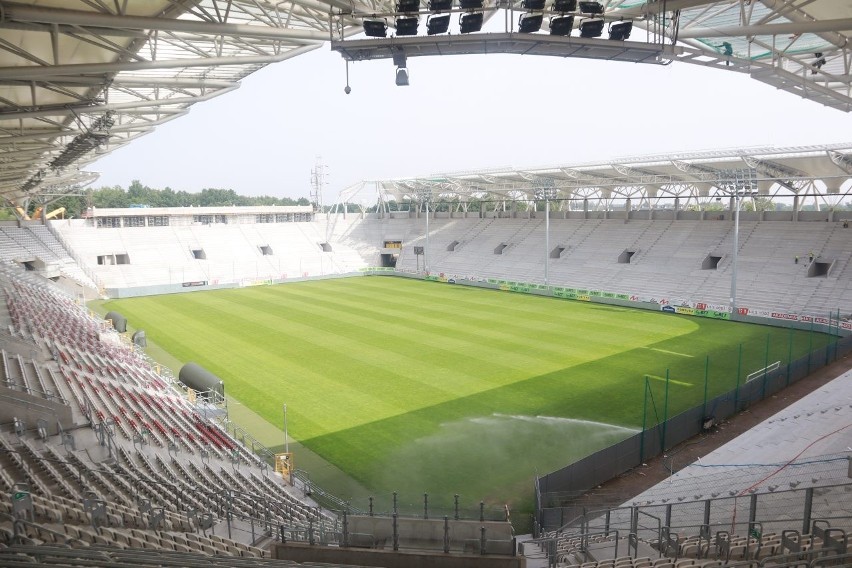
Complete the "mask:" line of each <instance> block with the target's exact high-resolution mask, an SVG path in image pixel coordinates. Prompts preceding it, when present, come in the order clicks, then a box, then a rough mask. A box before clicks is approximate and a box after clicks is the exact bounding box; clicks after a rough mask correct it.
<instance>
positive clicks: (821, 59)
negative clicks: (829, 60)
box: [811, 52, 826, 75]
mask: <svg viewBox="0 0 852 568" xmlns="http://www.w3.org/2000/svg"><path fill="white" fill-rule="evenodd" d="M814 57H815V58H816V59H815V60H814V62H813V63H812V64H811V75H816V74H817V71H819V70H820V69H822V66H823V65H825V63H826V61H825V56H824V55H823V54H822V52H817V53H814Z"/></svg>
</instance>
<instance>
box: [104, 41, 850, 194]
mask: <svg viewBox="0 0 852 568" xmlns="http://www.w3.org/2000/svg"><path fill="white" fill-rule="evenodd" d="M408 68H409V70H410V73H411V85H410V86H409V87H397V86H395V84H394V68H393V64H392V63H391V62H390V61H386V60H383V61H370V62H359V63H355V64H353V65H351V66H350V81H349V82H350V85H351V87H352V94H350V95H346V94H344V92H343V87H344V85H345V65H344V62H343V60H342V58H341V57H340V56H339V55H338V54H336V53H332V52H331V51H330V49H329V47H328V46H324V47H322V48H320V49H319V50H316V51H314V52H311V53H309V54H306V55H302V56H299V57H296V58H294V59H292V60H289V61H285V62H283V63H279V64H276V65H272V66H269V67H267V68H265V69H263V70H261V71H259V72H257V73H255V74H253V75H251V76H249V77H248V78H246V79H245V80H244V81H243V84H242V87H241V88H240V89H238V90H237V91H235V92H233V93H230V94H227V95H224V96H222V97H220V98H217V99H214V100H212V101H208V102H205V103H200V104H198V105H195V106H194V107H193V108H192V110H191V111H190V113H189V115H188V116H184V117H181V118H178V119H176V120H174V121H172V122H171V123H168V124H166V125H163V126H161V127H159V128H158V129H157V130H156V131H155V132H154V133H153V134H150V135H148V136H144V137H142V138H140V139H138V140H136V141H135V142H133V143H131V144H129V145H128V146H127V147H125V148H123V149H120V150H117V151H115V152H113V153H111V154H109V155H107V156H105V157H104V158H103V159H101V160H100V161H98V162H97V163H95V164H94V165H93V166H92V167H91V168H90V169H91V170H94V171H99V172H101V174H102V175H101V178H100V180H99V181H97V182H96V183H95V186H100V185H115V184H119V185H122V186H124V187H126V186H127V185H128V184H129V183H130V181H131V180H133V179H139V180H140V181H141V182H142V183H143V184H145V185H148V186H151V187H157V188H163V187H166V186H169V187H172V188H173V189H175V190H181V189H183V190H187V191H199V190H200V189H202V188H205V187H219V188H232V189H234V190H236V191H237V192H238V193H242V194H247V195H259V194H270V195H276V196H290V197H302V196H305V197H306V196H308V193H309V191H310V172H311V169H312V168H313V167H314V164H315V162H316V157H317V156H322V161H323V163H324V164H325V165H326V166H327V176H328V177H327V181H328V185H327V186H326V188H325V201H326V203H330V202H333V201H334V199H336V197H337V194H338V192H339V191H340V190H341V189H342V188H344V187H347V186H349V185H352V184H354V183H356V182H358V181H360V180H362V179H385V178H392V177H409V176H417V175H427V174H430V173H437V172H448V171H458V170H465V169H481V168H493V167H504V166H516V167H536V166H545V165H556V164H562V165H568V164H576V163H578V162H587V161H592V160H608V159H611V158H614V157H619V156H641V155H646V154H654V153H673V152H678V151H687V150H690V151H691V150H713V149H720V148H733V147H743V146H765V145H773V146H775V147H784V146H797V145H809V144H827V143H834V142H852V114H847V113H842V112H840V111H837V110H833V109H829V108H826V107H823V106H821V105H819V104H817V103H814V102H811V101H806V100H803V99H799V98H797V97H795V96H794V95H791V94H789V93H787V92H783V91H778V90H776V89H774V88H773V87H770V86H769V85H766V84H763V83H760V82H758V81H755V80H753V79H750V78H749V77H748V76H747V75H742V74H739V73H733V72H725V71H721V70H717V69H708V68H703V67H699V66H694V65H689V64H685V63H673V64H671V65H669V66H657V65H641V64H630V63H616V62H605V61H590V60H583V59H562V58H549V57H523V56H514V55H511V56H510V55H486V56H455V57H434V58H409V60H408Z"/></svg>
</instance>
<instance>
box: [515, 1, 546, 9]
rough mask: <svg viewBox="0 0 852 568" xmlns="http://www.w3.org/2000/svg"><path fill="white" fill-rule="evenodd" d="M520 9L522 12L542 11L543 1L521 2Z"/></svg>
mask: <svg viewBox="0 0 852 568" xmlns="http://www.w3.org/2000/svg"><path fill="white" fill-rule="evenodd" d="M521 7H522V8H523V9H524V10H544V0H523V2H521Z"/></svg>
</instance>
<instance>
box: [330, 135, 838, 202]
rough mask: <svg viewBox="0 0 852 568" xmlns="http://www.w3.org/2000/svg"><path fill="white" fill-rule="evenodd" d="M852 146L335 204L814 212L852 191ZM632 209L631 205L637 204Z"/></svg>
mask: <svg viewBox="0 0 852 568" xmlns="http://www.w3.org/2000/svg"><path fill="white" fill-rule="evenodd" d="M850 182H852V143H849V144H833V145H825V146H803V147H795V148H741V149H729V150H715V151H707V152H688V153H686V152H685V153H682V154H670V155H663V156H632V157H623V158H614V159H612V160H608V161H605V162H589V163H583V164H563V165H559V166H546V167H539V168H527V169H522V170H519V169H516V168H504V169H490V170H479V171H465V172H455V173H448V174H433V175H429V176H423V177H417V178H404V179H392V180H382V181H370V182H362V183H359V184H356V185H353V186H351V187H349V188H347V189H345V190H343V191H342V192H341V197H340V201H341V202H344V203H360V204H369V205H372V204H374V203H375V202H376V193H374V190H375V192H377V194H378V195H377V199H378V201H379V203H388V202H391V201H396V202H407V201H420V202H422V201H425V200H430V201H431V202H433V203H435V202H439V201H452V202H456V201H457V202H460V203H464V202H469V201H471V200H475V199H478V200H484V201H533V200H542V199H544V198H545V196H546V197H547V198H548V199H552V200H572V199H573V200H582V199H584V198H588V199H590V200H598V201H624V200H625V199H628V198H630V199H635V200H636V201H640V200H660V199H669V200H671V199H673V198H675V197H678V198H680V199H681V200H684V202H683V204H682V205H683V206H685V205H686V204H687V203H688V202H690V201H692V202H706V201H708V200H710V199H715V198H723V197H730V196H732V195H735V194H737V195H748V196H752V197H753V196H765V197H769V198H773V199H788V200H791V201H792V199H793V198H795V197H798V198H799V203H800V204H804V199H810V200H813V202H814V204H815V205H816V207H817V209H819V208H821V207H823V206H832V205H836V204H837V203H838V202H840V201H842V200H843V199H845V198H847V197H848V196H849V195H850V193H852V183H850ZM637 204H638V203H637Z"/></svg>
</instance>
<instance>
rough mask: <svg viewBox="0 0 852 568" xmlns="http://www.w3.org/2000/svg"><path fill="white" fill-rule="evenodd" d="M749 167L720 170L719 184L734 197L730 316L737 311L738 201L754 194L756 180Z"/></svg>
mask: <svg viewBox="0 0 852 568" xmlns="http://www.w3.org/2000/svg"><path fill="white" fill-rule="evenodd" d="M754 177H755V176H754V170H752V169H751V168H745V169H737V170H725V171H723V172H721V175H720V180H719V186H720V187H722V188H724V189H727V190H728V191H729V192H731V195H733V198H734V238H733V250H732V252H731V263H732V265H731V317H733V316H734V315H735V314H736V313H737V256H738V255H739V249H740V245H739V240H740V201H741V199H742V197H743V196H744V195H754V190H755V186H756V183H757V182H756V181H755V180H754Z"/></svg>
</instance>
